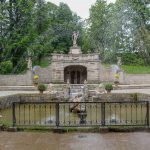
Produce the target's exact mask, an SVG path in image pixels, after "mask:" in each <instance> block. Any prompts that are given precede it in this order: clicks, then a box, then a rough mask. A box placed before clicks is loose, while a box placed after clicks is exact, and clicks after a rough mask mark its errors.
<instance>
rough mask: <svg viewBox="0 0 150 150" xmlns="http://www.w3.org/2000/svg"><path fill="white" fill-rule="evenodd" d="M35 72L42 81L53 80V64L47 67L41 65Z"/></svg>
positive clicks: (48, 81)
mask: <svg viewBox="0 0 150 150" xmlns="http://www.w3.org/2000/svg"><path fill="white" fill-rule="evenodd" d="M35 74H36V75H38V76H39V81H40V82H41V83H50V82H51V75H52V70H51V66H48V67H46V68H41V67H39V68H38V69H37V70H36V71H35Z"/></svg>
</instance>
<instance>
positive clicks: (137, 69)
mask: <svg viewBox="0 0 150 150" xmlns="http://www.w3.org/2000/svg"><path fill="white" fill-rule="evenodd" d="M121 68H122V69H123V70H124V71H125V72H126V73H128V74H149V73H150V66H126V65H123V66H122V67H121Z"/></svg>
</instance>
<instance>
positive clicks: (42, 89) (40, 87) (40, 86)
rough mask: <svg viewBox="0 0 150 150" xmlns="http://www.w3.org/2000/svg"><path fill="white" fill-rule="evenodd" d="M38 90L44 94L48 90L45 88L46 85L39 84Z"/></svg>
mask: <svg viewBox="0 0 150 150" xmlns="http://www.w3.org/2000/svg"><path fill="white" fill-rule="evenodd" d="M38 90H39V91H40V92H43V91H45V90H46V86H45V85H44V84H39V85H38Z"/></svg>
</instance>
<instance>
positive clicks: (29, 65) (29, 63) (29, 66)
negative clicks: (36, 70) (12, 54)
mask: <svg viewBox="0 0 150 150" xmlns="http://www.w3.org/2000/svg"><path fill="white" fill-rule="evenodd" d="M27 67H28V69H29V70H32V60H31V57H29V58H28V66H27Z"/></svg>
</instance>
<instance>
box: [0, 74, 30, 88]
mask: <svg viewBox="0 0 150 150" xmlns="http://www.w3.org/2000/svg"><path fill="white" fill-rule="evenodd" d="M19 85H23V86H29V85H32V75H31V71H27V73H26V74H22V75H0V86H19Z"/></svg>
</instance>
